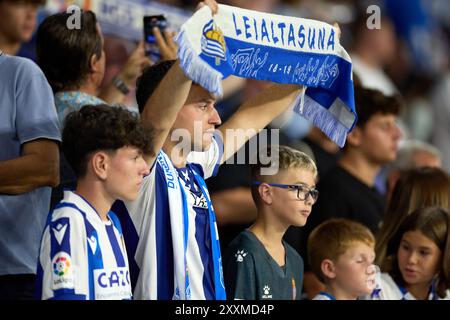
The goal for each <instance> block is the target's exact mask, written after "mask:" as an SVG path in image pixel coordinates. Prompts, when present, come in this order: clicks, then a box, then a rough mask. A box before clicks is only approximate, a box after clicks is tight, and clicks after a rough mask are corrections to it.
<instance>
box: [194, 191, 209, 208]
mask: <svg viewBox="0 0 450 320" xmlns="http://www.w3.org/2000/svg"><path fill="white" fill-rule="evenodd" d="M190 193H191V196H192V198H193V199H194V204H193V205H192V206H193V207H194V208H199V209H205V210H208V203H207V202H206V198H205V196H204V195H203V193H201V195H200V196H197V195H196V194H195V193H193V192H192V191H191V192H190Z"/></svg>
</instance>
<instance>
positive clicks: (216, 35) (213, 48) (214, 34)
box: [202, 20, 227, 66]
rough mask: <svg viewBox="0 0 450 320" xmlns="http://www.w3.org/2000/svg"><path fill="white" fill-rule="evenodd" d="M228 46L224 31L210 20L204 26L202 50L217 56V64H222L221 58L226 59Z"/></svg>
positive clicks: (214, 56) (211, 55)
mask: <svg viewBox="0 0 450 320" xmlns="http://www.w3.org/2000/svg"><path fill="white" fill-rule="evenodd" d="M226 51H227V47H226V46H225V38H224V37H223V33H222V31H221V30H220V29H219V28H218V27H217V26H215V25H214V21H213V20H210V21H209V22H208V23H207V24H206V25H205V26H204V27H203V35H202V52H203V53H204V54H205V55H207V56H209V57H212V58H216V65H217V66H218V65H220V62H221V60H223V61H226V60H227V56H226Z"/></svg>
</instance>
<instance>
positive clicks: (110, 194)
mask: <svg viewBox="0 0 450 320" xmlns="http://www.w3.org/2000/svg"><path fill="white" fill-rule="evenodd" d="M62 150H63V152H64V154H65V156H66V158H67V159H68V161H69V163H70V164H71V166H72V168H73V169H74V171H75V173H76V175H77V178H78V184H77V188H76V190H75V191H73V192H72V191H66V192H65V194H64V199H63V200H62V201H61V202H60V203H59V204H57V205H56V207H55V209H54V210H53V211H52V212H51V213H50V215H49V217H48V220H47V226H46V228H45V230H44V235H43V238H42V241H41V248H40V255H39V262H38V286H39V287H38V292H37V294H38V298H39V299H81V300H103V299H107V300H113V299H131V297H132V296H131V285H130V276H129V268H128V260H127V254H126V250H125V245H124V241H123V237H122V229H121V226H120V223H119V220H118V219H117V217H116V215H115V214H114V213H113V212H111V211H110V208H111V206H112V204H113V202H114V201H115V200H117V199H121V200H127V201H131V200H134V199H136V198H137V195H138V191H139V188H140V186H141V184H142V181H143V179H144V176H145V175H147V174H148V173H149V167H148V165H147V162H146V161H145V160H144V158H143V155H144V154H150V153H151V135H150V132H149V130H148V129H146V128H144V127H143V126H142V125H141V124H140V123H139V120H138V118H137V117H136V116H134V115H133V114H132V113H130V112H129V111H127V110H124V109H121V108H113V107H110V106H107V105H98V106H85V107H83V108H82V109H80V110H79V111H75V112H72V113H71V114H69V115H68V117H67V119H66V122H65V125H64V130H63V142H62Z"/></svg>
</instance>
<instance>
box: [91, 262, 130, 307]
mask: <svg viewBox="0 0 450 320" xmlns="http://www.w3.org/2000/svg"><path fill="white" fill-rule="evenodd" d="M94 283H95V299H96V300H122V299H131V285H130V274H129V272H128V268H126V267H123V268H109V269H96V270H94Z"/></svg>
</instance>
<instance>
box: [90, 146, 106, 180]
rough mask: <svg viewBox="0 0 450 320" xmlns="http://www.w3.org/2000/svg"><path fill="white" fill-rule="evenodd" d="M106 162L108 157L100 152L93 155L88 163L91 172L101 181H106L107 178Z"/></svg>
mask: <svg viewBox="0 0 450 320" xmlns="http://www.w3.org/2000/svg"><path fill="white" fill-rule="evenodd" d="M108 161H109V157H108V155H107V154H106V153H105V152H102V151H100V152H96V153H94V155H93V156H92V159H91V161H90V162H91V165H92V171H93V172H94V173H95V175H97V177H98V178H99V179H101V180H106V178H107V177H108V173H107V169H108Z"/></svg>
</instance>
